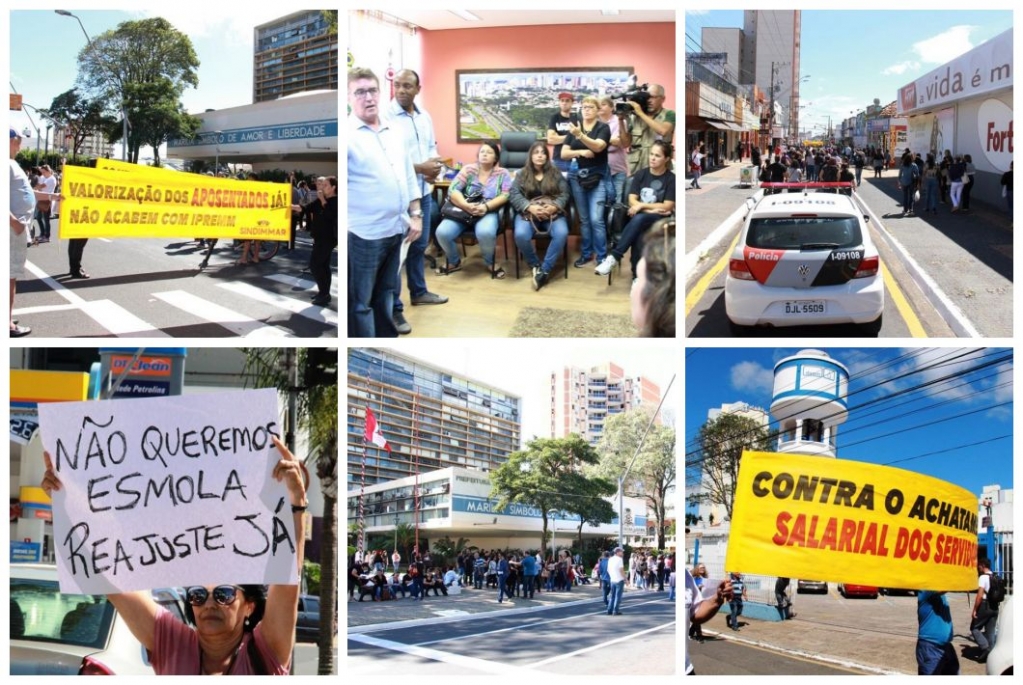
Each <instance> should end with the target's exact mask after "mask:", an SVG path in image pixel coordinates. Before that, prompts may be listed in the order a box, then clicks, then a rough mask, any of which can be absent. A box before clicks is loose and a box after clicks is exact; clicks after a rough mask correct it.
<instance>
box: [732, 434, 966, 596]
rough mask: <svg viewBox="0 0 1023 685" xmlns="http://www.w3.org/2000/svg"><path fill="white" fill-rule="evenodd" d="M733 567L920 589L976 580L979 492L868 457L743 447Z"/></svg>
mask: <svg viewBox="0 0 1023 685" xmlns="http://www.w3.org/2000/svg"><path fill="white" fill-rule="evenodd" d="M725 564H726V567H727V569H728V570H729V571H739V572H741V573H755V574H763V575H774V576H785V577H788V578H803V579H807V578H810V579H814V580H824V581H832V582H840V583H853V584H861V585H874V586H878V587H891V588H905V589H916V590H935V591H956V590H969V589H973V588H975V587H976V585H977V573H976V568H977V498H976V496H975V495H973V494H972V493H970V492H969V491H968V490H965V489H963V488H960V487H958V486H956V485H953V484H951V483H947V482H945V481H942V480H938V479H937V478H932V477H930V476H924V475H921V474H918V473H912V472H910V471H905V470H903V469H897V468H892V467H888V466H878V465H876V464H869V463H863V462H854V461H843V460H838V459H827V458H823V457H807V456H799V455H793V454H773V453H766V452H744V453H743V455H742V461H741V462H740V467H739V476H738V479H737V482H736V490H735V504H734V506H733V511H732V522H731V535H730V536H729V540H728V552H727V556H726V560H725Z"/></svg>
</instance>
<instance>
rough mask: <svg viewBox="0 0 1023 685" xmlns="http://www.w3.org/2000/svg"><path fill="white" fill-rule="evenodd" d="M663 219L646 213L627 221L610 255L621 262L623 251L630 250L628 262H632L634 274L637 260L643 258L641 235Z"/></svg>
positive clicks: (661, 215)
mask: <svg viewBox="0 0 1023 685" xmlns="http://www.w3.org/2000/svg"><path fill="white" fill-rule="evenodd" d="M663 218H665V217H664V215H663V214H650V213H647V212H640V213H638V214H636V215H635V216H634V217H632V218H631V219H629V223H627V224H625V228H623V229H622V236H621V238H619V239H618V244H617V245H615V247H614V249H613V250H611V254H613V255H614V256H615V259H617V260H618V261H619V262H621V261H622V258H623V257H625V251H626V250H629V249H630V248H631V255H630V257H629V260H630V261H631V262H632V273H636V265H637V264H639V259H640V257H642V256H643V235H644V234H645V233H646V231H647V229H648V228H650V227H651V226H653V225H654V224H655V223H657V222H658V221H659V220H660V219H663Z"/></svg>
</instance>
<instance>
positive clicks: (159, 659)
mask: <svg viewBox="0 0 1023 685" xmlns="http://www.w3.org/2000/svg"><path fill="white" fill-rule="evenodd" d="M262 628H263V625H262V624H258V625H256V628H255V630H253V631H252V632H251V633H245V636H244V637H242V643H241V646H240V647H239V648H238V656H237V657H236V658H235V660H234V665H233V666H232V667H231V671H230V673H229V674H228V675H255V671H254V669H253V667H252V663H251V661H249V652H248V642H249V640H253V639H254V640H255V641H256V649H257V650H258V651H259V653H260V654H261V655H262V657H263V663H264V664H265V665H266V669H267V670H268V671H269V675H288V668H287V665H282V664H281V663H279V662H278V661H277V657H275V656H274V654H273V652H272V651H271V650H270V648H269V647H268V646H267V644H266V640H264V639H263V632H262ZM154 639H155V644H154V650H153V654H152V655H151V656H152V662H153V670H155V671H156V674H157V675H199V636H198V635H196V633H195V630H194V629H192V628H190V627H188V626H186V625H185V624H184V623H182V622H181V621H179V620H178V619H177V618H176V617H175V616H174V614H172V613H171V612H169V611H167V610H166V609H164V608H162V607H161V608H160V609H159V611H158V612H157V614H156V636H155V638H154Z"/></svg>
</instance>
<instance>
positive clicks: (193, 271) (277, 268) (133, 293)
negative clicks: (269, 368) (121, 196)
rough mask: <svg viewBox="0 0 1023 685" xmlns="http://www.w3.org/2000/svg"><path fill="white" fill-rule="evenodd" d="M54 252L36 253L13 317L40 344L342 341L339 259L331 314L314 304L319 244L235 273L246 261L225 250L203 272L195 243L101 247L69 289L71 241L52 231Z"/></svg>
mask: <svg viewBox="0 0 1023 685" xmlns="http://www.w3.org/2000/svg"><path fill="white" fill-rule="evenodd" d="M53 223H54V232H53V236H52V239H51V242H49V243H43V244H39V245H36V246H33V247H30V248H29V250H28V258H27V261H26V274H25V278H24V279H22V280H20V281H18V286H17V288H18V289H17V295H16V298H15V301H14V317H15V318H17V319H19V320H20V323H21V325H23V326H29V327H31V328H32V335H31V338H32V339H38V338H40V337H53V338H61V337H140V336H141V337H230V336H238V337H268V338H283V337H304V338H318V337H337V287H338V284H337V261H336V260H337V255H336V253H335V255H334V262H333V267H332V268H333V281H332V293H333V294H334V300H333V301H332V302H331V304H330V305H329V306H328V307H317V306H314V305H312V304H311V302H310V300H311V298H312V296H313V295H314V294H315V292H316V284H315V282H314V281H313V279H312V277H311V275H310V274H309V273H308V272H303V270H304V269H306V268H307V266H308V262H309V254H310V250H311V247H312V242H311V240H310V238H309V236H308V234H307V233H304V232H300V233H299V235H298V238H297V240H296V247H295V250H293V251H288V250H286V249H282V250H281V251H279V252H278V253H277V255H276V256H275V257H274V258H273V259H271V260H270V261H268V262H264V263H261V264H259V265H253V266H247V267H246V266H235V265H234V264H235V262H236V261H237V259H238V256H239V254H240V252H237V251H233V250H232V248H231V243H232V241H230V240H222V241H220V242H219V243H218V245H217V248H216V251H215V252H214V254H213V256H212V257H211V259H210V263H209V266H208V267H207V268H206V269H205V270H202V271H200V270H199V268H198V267H199V263H200V261H202V257H203V251H202V250H201V249H200V248H199V246H198V244H197V243H196V242H195V241H190V240H187V239H137V240H133V239H117V240H110V239H103V238H93V239H91V240H89V242H88V244H87V245H86V246H85V252H84V256H83V259H82V264H83V268H84V270H85V271H86V272H87V273H89V274H90V275H91V278H90V279H88V280H81V279H71V278H70V274H69V267H68V256H67V247H68V243H67V241H60V240H59V239H58V238H59V224H58V222H57V221H54V222H53Z"/></svg>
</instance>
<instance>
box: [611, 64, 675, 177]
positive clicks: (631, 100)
mask: <svg viewBox="0 0 1023 685" xmlns="http://www.w3.org/2000/svg"><path fill="white" fill-rule="evenodd" d="M644 88H645V91H644V90H642V89H641V90H640V91H638V92H636V91H633V92H632V93H627V94H626V95H625V99H626V103H627V104H628V105H629V106H630V107H632V115H631V121H630V122H629V125H628V126H627V127H626V128H625V129H623V131H622V134H621V143H622V146H623V147H629V148H630V150H629V176H633V175H635V174H636V173H637V172H638V171H639V170H640V169H645V168H646V167H647V164H649V160H650V147H651V146H652V145H653V144H654V141H656V140H664V141H667V142H669V143H670V142H671V139H672V137H674V135H675V112H674V110H670V109H665V108H664V86H661V85H659V84H656V83H651V84H649V85H647V86H644ZM644 94H645V95H646V96H647V97H646V98H644V97H642V96H643V95H644ZM644 100H645V103H644V102H643V101H644Z"/></svg>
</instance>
